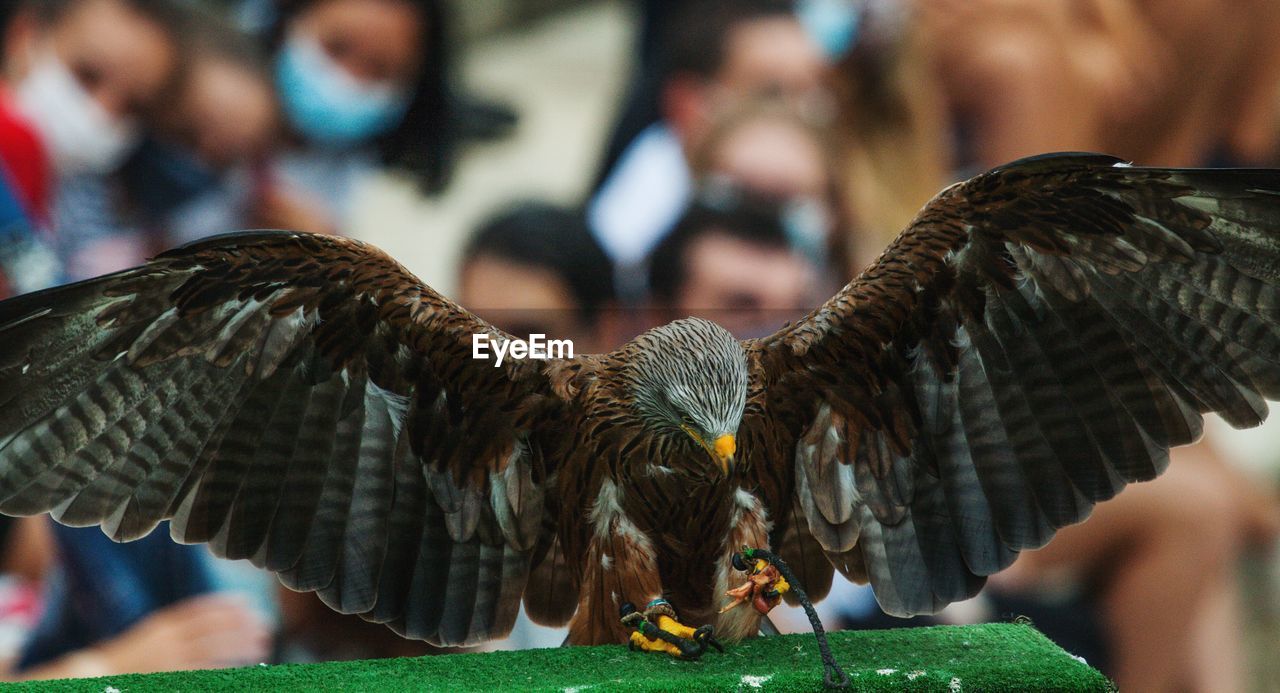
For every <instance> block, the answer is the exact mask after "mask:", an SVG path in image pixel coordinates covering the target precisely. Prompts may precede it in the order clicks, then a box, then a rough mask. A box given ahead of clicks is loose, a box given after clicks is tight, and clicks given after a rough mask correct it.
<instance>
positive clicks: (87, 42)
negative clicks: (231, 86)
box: [0, 0, 184, 291]
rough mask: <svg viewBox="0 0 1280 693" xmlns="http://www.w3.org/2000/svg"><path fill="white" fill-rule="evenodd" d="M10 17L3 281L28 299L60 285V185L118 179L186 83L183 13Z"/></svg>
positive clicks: (43, 8)
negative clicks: (165, 101) (144, 126)
mask: <svg viewBox="0 0 1280 693" xmlns="http://www.w3.org/2000/svg"><path fill="white" fill-rule="evenodd" d="M7 9H8V10H9V12H8V14H7V15H6V16H4V17H3V19H4V24H3V50H2V51H0V186H3V187H5V188H6V192H5V193H4V194H3V195H0V198H6V199H7V200H8V201H9V202H8V204H6V205H4V207H6V208H7V209H8V213H7V214H6V217H7V218H6V219H5V220H0V223H3V224H4V226H5V227H7V228H8V229H9V233H8V234H7V235H8V238H6V239H4V240H6V243H5V246H6V249H7V252H4V253H2V255H3V258H0V273H2V274H5V275H8V276H7V278H6V279H5V280H4V281H2V282H0V284H12V285H15V286H14V287H13V288H15V289H17V290H20V291H30V290H33V289H36V288H40V287H41V286H42V285H47V284H51V283H53V282H55V281H57V280H59V279H60V278H61V276H60V272H59V271H58V269H57V267H56V263H55V262H54V261H53V259H52V256H51V253H50V252H49V247H50V246H51V244H52V238H51V231H50V229H51V226H52V223H53V218H52V217H53V214H52V199H53V194H54V189H55V185H56V184H57V182H58V181H59V180H61V179H65V178H66V177H68V176H72V175H75V174H78V173H85V172H95V173H105V172H107V171H110V170H113V169H114V168H116V167H117V166H119V164H120V163H121V161H122V160H123V158H124V157H125V156H126V155H127V154H128V153H129V151H130V150H131V149H132V147H133V146H134V145H135V144H136V143H137V140H138V136H139V133H140V122H141V120H142V119H143V118H144V116H146V115H147V114H148V113H150V112H151V111H153V110H154V109H155V108H156V106H157V105H158V103H159V102H160V101H161V100H162V98H163V97H164V95H165V94H166V93H167V90H168V89H169V88H170V87H171V86H172V85H173V84H174V82H175V81H176V79H177V78H178V76H179V75H180V68H181V55H180V51H179V46H178V44H179V36H180V34H181V32H182V24H183V17H184V14H183V13H182V12H181V11H180V10H179V9H177V8H176V6H174V5H172V4H170V3H169V2H167V1H166V0H66V1H57V0H28V1H27V2H22V3H17V4H9V5H8V8H7ZM15 203H16V205H15ZM15 209H17V210H21V214H20V215H18V214H16V213H15ZM15 229H22V231H21V232H17V231H15Z"/></svg>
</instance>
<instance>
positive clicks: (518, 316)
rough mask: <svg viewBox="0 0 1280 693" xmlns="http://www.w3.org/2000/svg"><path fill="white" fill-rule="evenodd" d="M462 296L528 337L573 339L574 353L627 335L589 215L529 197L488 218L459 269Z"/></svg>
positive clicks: (490, 317) (610, 344)
mask: <svg viewBox="0 0 1280 693" xmlns="http://www.w3.org/2000/svg"><path fill="white" fill-rule="evenodd" d="M459 277H460V278H459V282H458V284H459V287H460V288H459V296H458V298H459V302H460V303H462V304H463V305H465V306H467V307H468V308H470V309H471V310H473V311H474V312H475V313H476V314H477V315H479V316H481V317H482V318H485V319H486V320H489V321H491V322H493V323H494V324H495V325H496V326H497V327H499V328H500V329H502V330H504V331H506V332H508V333H510V334H512V335H514V336H516V337H520V338H522V339H524V338H528V336H529V335H531V334H544V335H546V336H547V337H549V338H555V339H570V340H573V344H574V353H593V352H601V351H607V350H609V349H612V348H614V347H615V346H617V345H618V344H620V343H621V341H622V335H619V334H617V331H616V328H617V326H616V325H615V324H614V323H613V322H612V319H613V317H614V315H613V314H614V298H613V297H614V292H613V270H612V266H611V265H610V264H609V259H608V257H607V256H605V254H604V251H603V250H601V248H600V246H599V244H597V243H596V240H595V238H594V237H592V235H591V232H590V231H589V230H588V229H587V226H586V223H585V220H584V219H583V217H582V214H581V213H579V212H574V211H571V210H568V209H564V208H561V207H557V206H554V205H549V204H545V203H541V202H523V203H519V204H516V205H514V206H512V207H510V208H509V209H507V210H505V211H502V212H500V213H498V214H496V215H495V216H493V217H492V218H490V219H489V220H488V221H486V222H485V223H483V224H481V225H480V227H479V228H478V229H477V230H476V232H475V234H474V235H473V236H472V237H471V239H470V240H469V241H468V242H467V246H466V249H465V250H464V252H463V259H462V265H461V269H460V270H459Z"/></svg>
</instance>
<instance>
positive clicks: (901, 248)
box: [743, 154, 1280, 615]
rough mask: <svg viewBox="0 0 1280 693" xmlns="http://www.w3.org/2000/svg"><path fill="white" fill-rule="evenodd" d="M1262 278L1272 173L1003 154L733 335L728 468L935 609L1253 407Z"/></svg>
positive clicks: (1274, 360)
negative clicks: (798, 299)
mask: <svg viewBox="0 0 1280 693" xmlns="http://www.w3.org/2000/svg"><path fill="white" fill-rule="evenodd" d="M1278 286H1280V172H1277V171H1267V170H1217V171H1215V170H1186V169H1153V168H1136V167H1129V166H1126V165H1123V164H1122V162H1119V161H1118V160H1116V159H1112V158H1110V157H1104V156H1100V155H1087V154H1084V155H1080V154H1073V155H1049V156H1044V157H1035V158H1032V159H1027V160H1023V161H1019V162H1015V163H1013V164H1010V165H1007V166H1004V167H1001V168H998V169H995V170H993V171H991V172H989V173H986V174H983V175H981V176H978V177H976V178H974V179H972V180H970V181H967V182H965V183H963V184H960V185H957V186H952V187H951V188H949V189H947V190H945V191H943V192H942V193H941V194H939V196H938V197H937V198H935V199H934V200H933V201H932V202H930V203H929V205H928V206H926V207H925V208H924V210H922V211H921V213H920V215H919V216H918V217H917V219H916V220H915V222H914V223H913V224H912V226H911V227H910V228H909V229H908V230H907V231H905V232H904V233H903V234H902V235H901V236H899V237H898V239H897V240H896V241H895V242H894V243H893V245H892V246H890V248H889V249H888V250H886V251H885V253H884V254H883V255H882V256H881V257H880V259H879V260H878V261H877V262H876V263H875V264H874V265H873V266H872V267H871V268H869V269H868V270H867V271H866V272H864V273H863V274H862V275H861V276H860V277H858V278H857V279H855V280H854V281H853V282H851V283H850V284H849V285H848V286H846V287H845V288H844V290H842V291H841V292H840V293H839V294H837V295H836V296H835V297H834V298H832V299H831V300H830V301H828V302H827V304H826V305H824V306H823V307H821V308H820V309H818V310H817V311H814V312H813V313H812V314H810V315H809V316H808V317H806V318H805V319H804V320H802V321H800V322H799V323H798V324H796V325H794V326H791V327H788V328H786V329H784V330H782V331H780V332H778V333H777V334H775V335H773V336H771V337H769V338H767V339H764V340H760V341H757V342H751V343H749V348H750V350H751V352H752V355H753V356H752V363H753V365H754V368H753V374H752V377H753V379H754V383H753V387H754V388H755V391H756V392H758V393H759V394H758V396H757V397H756V398H755V402H756V406H757V407H758V409H759V411H760V414H759V415H757V416H756V417H754V418H751V417H748V419H747V420H746V421H744V426H747V427H749V428H751V430H750V431H748V432H747V433H744V434H743V436H745V437H747V438H749V439H756V440H759V441H761V442H760V443H759V444H757V445H755V446H754V447H753V448H752V449H751V450H750V455H751V458H752V459H751V460H750V464H751V466H752V468H753V469H756V470H757V471H756V472H755V477H756V479H757V483H758V484H759V485H760V486H761V487H762V489H763V491H762V495H763V496H764V497H767V498H769V499H770V502H771V509H772V511H773V513H774V516H775V517H785V516H786V511H789V510H790V509H791V507H792V506H791V503H792V500H791V498H792V494H793V493H794V496H795V500H796V503H797V505H798V506H799V507H800V508H801V510H802V514H803V516H804V517H803V521H804V522H806V523H807V525H808V527H807V529H808V531H809V532H810V534H812V536H813V537H814V538H815V539H816V540H817V541H818V542H819V543H821V544H822V545H823V548H824V549H826V551H827V553H828V555H829V556H830V558H831V559H832V561H833V562H834V563H835V564H836V566H837V568H839V569H840V570H841V571H842V572H844V573H845V574H847V575H850V576H851V577H855V578H856V577H865V578H869V580H870V582H871V583H872V585H873V586H874V587H875V590H876V595H877V597H878V598H879V600H880V603H881V605H882V606H883V607H884V608H885V610H886V611H889V612H890V613H895V614H902V615H905V614H913V613H922V612H929V611H933V610H936V609H937V608H939V607H941V606H942V605H944V604H946V603H948V602H951V601H955V600H958V599H962V598H964V597H967V596H969V595H972V594H974V593H975V592H976V591H977V590H978V589H979V588H980V587H981V586H982V584H983V582H984V580H985V576H987V575H990V574H992V573H994V572H996V571H997V570H999V569H1001V568H1003V567H1005V566H1007V565H1008V564H1009V563H1010V562H1012V560H1013V559H1014V557H1015V556H1016V555H1017V552H1018V551H1019V550H1021V549H1025V548H1032V547H1037V546H1040V545H1042V544H1044V543H1045V542H1047V541H1048V540H1049V539H1050V537H1052V535H1053V533H1054V531H1055V530H1057V529H1058V528H1061V527H1063V526H1065V525H1067V524H1070V523H1072V522H1077V521H1079V520H1081V519H1083V518H1084V517H1086V516H1087V515H1088V513H1089V512H1090V510H1091V509H1092V507H1093V504H1094V503H1096V502H1098V501H1100V500H1104V499H1107V498H1110V497H1111V496H1113V495H1114V494H1115V493H1117V492H1118V491H1119V490H1120V489H1121V488H1122V487H1123V486H1124V485H1125V484H1126V483H1127V482H1131V481H1137V480H1144V479H1150V478H1152V477H1154V476H1156V475H1157V474H1159V473H1160V472H1161V471H1162V470H1163V469H1164V467H1165V465H1166V464H1167V463H1168V448H1169V447H1171V446H1174V445H1181V444H1185V443H1188V442H1191V441H1193V440H1194V439H1195V438H1197V437H1198V436H1199V435H1200V432H1201V418H1200V416H1201V414H1203V413H1205V412H1209V411H1216V412H1218V413H1219V414H1221V415H1222V416H1223V417H1224V418H1225V419H1227V420H1228V421H1229V422H1231V423H1232V424H1234V425H1236V426H1252V425H1256V424H1257V423H1259V422H1260V421H1261V420H1262V417H1263V416H1264V413H1265V408H1264V405H1263V397H1269V398H1273V399H1274V398H1280V289H1278V288H1277V287H1278ZM797 410H799V411H800V412H802V414H801V415H800V416H799V417H797V416H796V414H795V413H794V412H795V411H797ZM782 529H784V527H779V528H778V530H775V536H778V534H779V532H780V531H781V530H782Z"/></svg>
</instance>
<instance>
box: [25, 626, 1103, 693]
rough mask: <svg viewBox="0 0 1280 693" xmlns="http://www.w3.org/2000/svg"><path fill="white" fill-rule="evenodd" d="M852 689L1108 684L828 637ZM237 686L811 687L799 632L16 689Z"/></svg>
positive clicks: (1052, 648)
mask: <svg viewBox="0 0 1280 693" xmlns="http://www.w3.org/2000/svg"><path fill="white" fill-rule="evenodd" d="M829 638H830V641H831V648H832V650H833V652H834V654H835V656H836V658H837V659H838V660H839V661H840V663H841V665H843V667H844V670H845V672H846V673H847V674H848V675H849V679H850V681H851V685H850V690H853V691H894V692H897V691H943V692H945V693H951V692H952V691H984V692H987V691H1029V690H1052V691H1063V692H1072V691H1108V690H1112V687H1111V684H1110V682H1109V681H1108V680H1107V679H1106V678H1105V677H1104V676H1103V675H1102V674H1100V673H1098V672H1097V671H1096V670H1094V669H1092V668H1090V667H1089V666H1087V665H1086V664H1084V663H1083V662H1081V661H1080V660H1078V659H1076V658H1075V657H1072V656H1071V655H1069V654H1067V653H1066V652H1064V651H1063V650H1062V649H1060V648H1059V647H1058V646H1057V645H1054V644H1053V643H1052V642H1050V641H1049V640H1048V639H1047V638H1045V637H1044V636H1043V635H1041V634H1040V633H1039V632H1038V631H1036V630H1035V629H1034V628H1032V627H1030V626H1026V625H1015V624H988V625H980V626H939V627H933V628H905V629H897V630H883V631H846V632H840V633H831V634H829ZM108 687H110V688H115V689H118V690H119V691H120V692H121V693H148V692H150V691H164V692H166V693H167V692H168V691H217V692H218V693H227V692H229V691H237V690H253V691H260V690H290V691H323V690H342V691H355V690H379V691H381V690H387V691H409V690H421V691H469V690H475V691H481V690H483V691H493V690H522V691H581V692H584V693H585V692H587V691H589V692H590V693H596V692H597V691H628V692H629V693H636V692H637V691H670V690H680V691H724V690H729V691H753V690H764V691H815V690H820V689H821V688H822V669H821V660H820V658H819V656H818V648H817V646H816V644H815V643H814V640H813V636H812V635H809V634H807V633H806V634H798V635H785V636H779V637H770V638H754V639H751V640H747V641H744V642H741V643H738V644H737V645H734V646H733V647H731V648H729V649H728V651H727V652H726V653H725V654H723V655H717V656H715V657H704V658H702V659H701V660H700V661H697V662H686V661H680V660H676V659H673V658H670V657H662V658H658V657H653V656H648V655H643V654H641V653H637V652H629V651H628V650H627V648H625V647H623V646H620V645H603V646H598V647H564V648H550V649H544V650H525V651H520V652H492V653H487V654H461V655H444V656H438V657H420V658H411V659H409V658H406V659H388V660H376V661H363V662H332V663H325V664H293V665H282V666H262V667H249V668H244V669H224V670H218V671H196V672H183V673H172V674H150V675H131V676H114V677H106V678H99V679H83V680H68V681H52V682H44V683H31V684H24V685H22V686H18V687H16V689H17V690H31V691H50V692H57V693H61V692H63V691H66V692H71V691H75V692H81V691H83V692H84V693H102V692H103V691H104V690H110V688H108Z"/></svg>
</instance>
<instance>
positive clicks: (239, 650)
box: [0, 517, 268, 681]
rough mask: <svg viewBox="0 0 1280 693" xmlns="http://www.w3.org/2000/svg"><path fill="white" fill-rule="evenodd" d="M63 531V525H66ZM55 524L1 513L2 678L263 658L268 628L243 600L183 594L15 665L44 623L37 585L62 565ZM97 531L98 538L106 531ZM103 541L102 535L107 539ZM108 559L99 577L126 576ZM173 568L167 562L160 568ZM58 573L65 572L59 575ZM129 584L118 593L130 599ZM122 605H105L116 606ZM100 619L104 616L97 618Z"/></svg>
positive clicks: (134, 670) (168, 668) (155, 668)
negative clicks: (116, 628)
mask: <svg viewBox="0 0 1280 693" xmlns="http://www.w3.org/2000/svg"><path fill="white" fill-rule="evenodd" d="M64 529H65V528H64ZM55 531H58V530H55V526H54V524H53V523H52V522H50V521H49V520H48V518H43V517H25V518H10V517H5V518H0V680H2V681H14V680H33V679H54V678H72V677H86V676H107V675H116V674H125V673H137V672H149V671H172V670H178V669H197V668H209V667H213V666H219V665H221V666H226V665H227V663H247V662H250V661H261V659H262V657H263V656H264V655H265V654H266V651H267V648H266V645H267V641H268V634H267V632H266V631H265V630H264V629H263V628H262V627H261V625H260V623H258V622H257V621H255V620H254V618H253V615H252V614H251V613H249V611H248V610H247V609H246V608H245V607H244V605H243V604H242V603H240V601H239V600H237V599H234V598H231V597H226V596H222V595H208V596H197V597H193V598H190V599H185V600H180V601H177V602H175V603H174V604H173V605H171V606H168V607H165V608H161V609H159V610H156V611H155V612H153V613H151V614H149V615H146V616H145V617H143V618H141V619H139V620H137V621H136V622H135V623H134V624H133V625H131V626H129V627H127V628H125V629H124V630H123V631H122V632H120V633H119V634H116V635H113V636H110V637H107V638H105V639H100V640H97V641H96V642H94V643H92V644H91V645H89V646H87V647H81V648H79V649H72V650H70V651H67V652H65V653H63V654H61V655H60V656H57V657H53V658H52V659H49V660H48V661H46V662H44V663H42V664H39V665H37V666H33V667H30V668H24V669H22V670H20V671H19V670H18V667H17V663H18V656H19V654H20V652H21V649H22V648H23V643H24V642H25V641H27V640H29V638H30V636H31V633H32V631H33V630H34V629H35V628H36V626H37V624H39V623H40V622H41V618H42V616H41V612H42V611H43V610H45V607H44V606H43V604H42V599H41V594H40V589H39V586H40V584H41V583H42V582H44V581H46V580H47V579H49V578H50V576H51V575H54V574H56V573H57V571H58V567H57V562H58V557H57V546H56V540H55V537H54V532H55ZM76 531H81V532H83V531H93V532H94V533H95V534H97V535H98V536H99V537H102V534H101V532H98V531H96V530H76ZM102 538H103V539H104V540H105V537H102ZM110 567H111V566H109V565H103V566H96V569H97V570H98V571H101V572H100V573H99V575H98V578H99V579H102V580H105V581H111V580H127V579H129V578H130V576H132V575H133V572H132V571H127V572H126V574H125V575H123V576H121V575H115V574H113V573H112V572H111V571H110ZM157 567H158V568H159V569H163V568H166V567H172V564H170V563H163V564H162V565H160V566H157ZM55 579H61V578H55ZM129 593H130V591H129V590H125V591H123V592H121V594H120V595H117V597H118V598H119V599H128V596H127V595H128V594H129ZM115 606H118V603H117V604H114V605H111V606H108V607H107V611H113V610H114V607H115ZM96 618H98V619H99V620H101V619H102V617H101V616H96Z"/></svg>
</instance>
